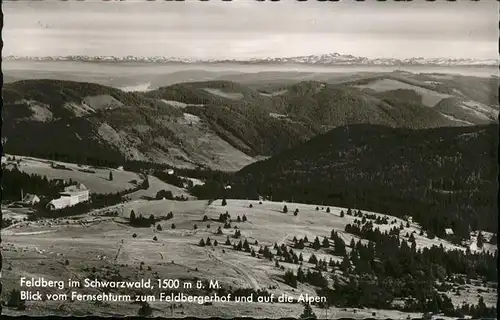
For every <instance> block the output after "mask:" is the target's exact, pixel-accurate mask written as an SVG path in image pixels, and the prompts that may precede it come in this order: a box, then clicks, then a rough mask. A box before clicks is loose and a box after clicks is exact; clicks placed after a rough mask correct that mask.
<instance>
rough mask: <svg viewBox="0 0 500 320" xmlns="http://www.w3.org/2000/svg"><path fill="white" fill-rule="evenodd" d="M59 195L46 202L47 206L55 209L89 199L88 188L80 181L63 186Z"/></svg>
mask: <svg viewBox="0 0 500 320" xmlns="http://www.w3.org/2000/svg"><path fill="white" fill-rule="evenodd" d="M60 195H61V196H60V197H59V198H57V199H53V200H52V201H50V202H49V203H48V204H47V208H49V209H50V210H57V209H62V208H66V207H71V206H74V205H76V204H78V203H81V202H86V201H89V190H88V189H87V187H86V186H85V185H83V184H81V183H80V184H78V185H72V186H69V187H66V188H64V191H63V192H61V193H60Z"/></svg>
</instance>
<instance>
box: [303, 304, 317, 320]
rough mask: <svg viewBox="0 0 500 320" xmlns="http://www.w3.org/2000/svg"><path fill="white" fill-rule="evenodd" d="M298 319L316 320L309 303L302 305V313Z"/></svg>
mask: <svg viewBox="0 0 500 320" xmlns="http://www.w3.org/2000/svg"><path fill="white" fill-rule="evenodd" d="M300 319H317V317H316V314H315V313H314V312H313V310H312V308H311V305H309V303H304V311H303V312H302V314H301V315H300Z"/></svg>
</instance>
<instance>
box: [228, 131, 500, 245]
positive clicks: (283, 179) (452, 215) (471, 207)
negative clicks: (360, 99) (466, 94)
mask: <svg viewBox="0 0 500 320" xmlns="http://www.w3.org/2000/svg"><path fill="white" fill-rule="evenodd" d="M497 147H498V125H487V126H475V127H455V128H437V129H427V130H409V129H394V128H388V127H383V126H377V125H352V126H345V127H341V128H336V129H333V130H331V131H330V132H328V133H327V134H324V135H321V136H317V137H315V138H313V139H312V140H310V141H308V142H306V143H305V144H302V145H300V146H298V147H296V148H293V149H291V150H288V151H286V152H283V153H281V154H280V155H278V156H275V157H272V158H270V159H267V160H264V161H260V162H257V163H254V164H251V165H249V166H247V167H245V168H243V169H242V170H241V171H239V172H237V173H236V175H235V176H234V178H233V181H232V190H231V192H230V195H228V196H230V197H243V198H245V197H249V198H255V197H257V195H262V196H268V197H271V196H272V199H273V200H274V201H276V200H288V201H291V200H293V201H295V202H305V203H324V204H325V205H326V204H329V205H338V206H346V207H354V208H361V209H365V210H372V211H377V212H383V213H387V214H391V215H395V216H403V215H407V214H410V215H413V217H414V219H415V220H416V221H418V222H420V223H421V224H422V226H423V227H424V228H426V229H428V230H431V231H433V232H435V233H436V234H437V235H442V234H443V233H444V229H445V228H449V227H451V228H453V229H454V230H455V233H458V234H459V235H464V236H465V235H466V234H468V230H467V229H468V226H470V227H471V228H473V229H476V228H481V229H483V230H489V231H494V232H496V231H497V230H496V229H497V220H498V208H497V190H498V181H497V177H498V166H497V156H498V149H497Z"/></svg>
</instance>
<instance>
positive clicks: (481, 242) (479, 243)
mask: <svg viewBox="0 0 500 320" xmlns="http://www.w3.org/2000/svg"><path fill="white" fill-rule="evenodd" d="M484 242H485V241H484V236H483V233H482V232H481V231H479V233H478V234H477V247H478V248H482V247H483V245H484Z"/></svg>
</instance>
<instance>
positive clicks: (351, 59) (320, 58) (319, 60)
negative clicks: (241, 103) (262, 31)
mask: <svg viewBox="0 0 500 320" xmlns="http://www.w3.org/2000/svg"><path fill="white" fill-rule="evenodd" d="M4 59H5V60H32V61H85V62H145V63H189V64H193V63H244V64H310V65H373V66H496V65H498V60H495V59H483V60H480V59H471V58H458V59H450V58H422V57H416V58H407V59H395V58H375V59H369V58H366V57H358V56H353V55H350V54H339V53H327V54H322V55H309V56H298V57H287V58H254V59H243V60H242V59H226V60H217V59H207V60H204V59H190V58H175V57H161V56H155V57H134V56H125V57H115V56H81V55H74V56H51V57H21V56H13V55H10V56H7V57H5V58H4Z"/></svg>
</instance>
